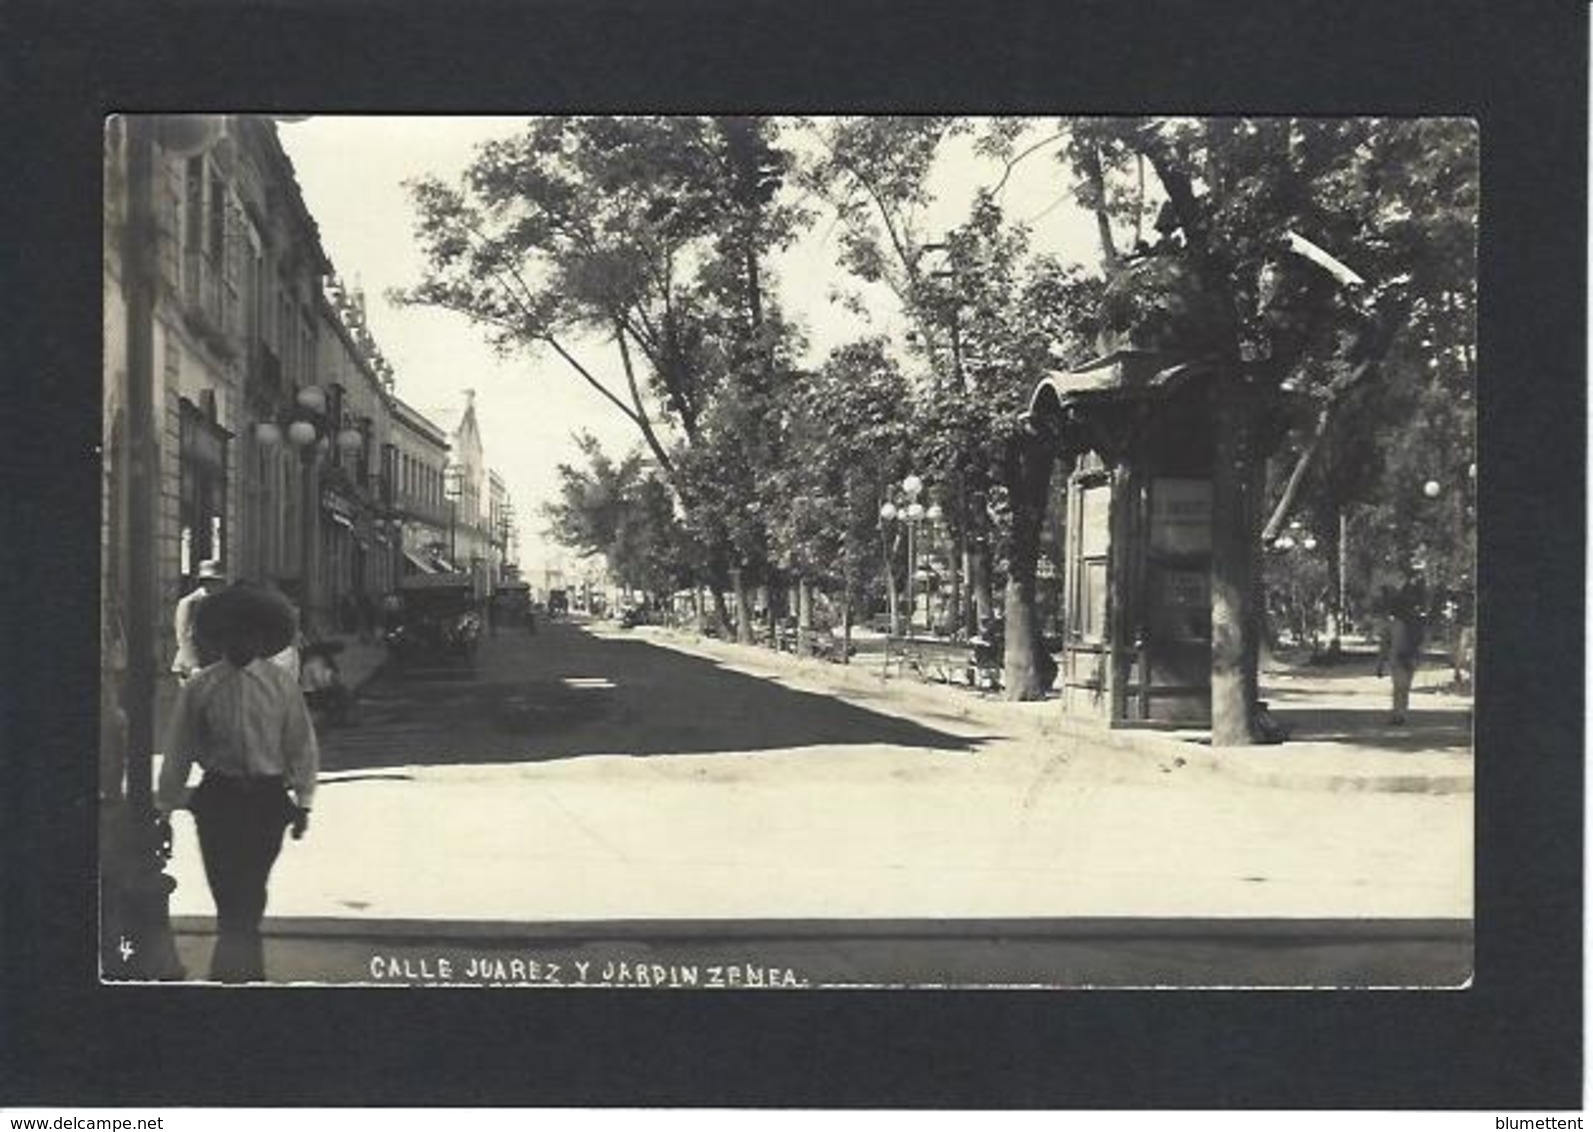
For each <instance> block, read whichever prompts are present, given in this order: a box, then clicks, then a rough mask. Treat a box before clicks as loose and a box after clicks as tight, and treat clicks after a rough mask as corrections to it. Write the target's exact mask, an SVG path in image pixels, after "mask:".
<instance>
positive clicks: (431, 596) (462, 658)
mask: <svg viewBox="0 0 1593 1132" xmlns="http://www.w3.org/2000/svg"><path fill="white" fill-rule="evenodd" d="M397 596H398V601H397V602H396V603H394V606H395V608H393V610H392V613H391V615H390V616H391V622H390V623H389V625H388V628H387V637H386V640H387V651H388V655H389V656H390V657H391V659H392V660H393V661H394V663H396V664H397V665H399V666H400V667H421V666H432V665H439V666H442V665H457V666H461V667H465V668H470V667H473V666H474V664H475V657H476V644H477V642H478V641H479V640H480V638H481V627H482V622H481V614H480V612H479V610H478V607H477V601H476V596H475V590H474V587H473V585H472V583H471V578H470V575H469V574H463V573H447V574H416V575H413V576H411V577H408V578H405V579H404V580H403V582H402V583H401V584H400V585H399V588H398V594H397Z"/></svg>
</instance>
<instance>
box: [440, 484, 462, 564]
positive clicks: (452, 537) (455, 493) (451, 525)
mask: <svg viewBox="0 0 1593 1132" xmlns="http://www.w3.org/2000/svg"><path fill="white" fill-rule="evenodd" d="M460 471H461V470H460V467H459V465H458V464H449V465H448V466H447V467H445V468H443V495H444V496H445V497H446V498H447V500H448V565H449V566H450V567H451V568H453V569H455V570H457V569H458V568H459V553H458V550H459V548H458V545H457V541H456V540H457V537H458V536H457V532H456V528H457V527H458V525H459V495H460V492H461V491H462V490H463V484H462V482H461V480H462V476H461V474H460Z"/></svg>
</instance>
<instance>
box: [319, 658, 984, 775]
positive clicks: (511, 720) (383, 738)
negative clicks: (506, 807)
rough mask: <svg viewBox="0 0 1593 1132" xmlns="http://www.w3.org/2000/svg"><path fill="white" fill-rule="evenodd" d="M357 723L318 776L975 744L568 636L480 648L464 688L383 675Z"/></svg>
mask: <svg viewBox="0 0 1593 1132" xmlns="http://www.w3.org/2000/svg"><path fill="white" fill-rule="evenodd" d="M359 719H360V723H359V726H357V727H353V728H348V729H342V730H337V731H330V732H327V733H325V734H323V736H322V766H323V769H324V770H326V771H339V770H359V769H365V768H374V767H381V766H395V765H456V764H463V763H474V762H542V761H546V760H551V759H560V758H570V757H576V756H581V755H597V754H606V755H633V756H654V755H684V754H710V753H736V752H753V751H775V750H788V749H794V748H814V747H835V746H880V745H884V746H894V747H907V748H917V749H923V750H932V751H943V752H944V751H959V752H971V751H973V750H974V749H976V748H977V747H978V746H979V745H980V744H981V743H982V742H983V740H981V739H978V738H970V737H967V736H961V735H953V734H950V733H948V732H944V731H939V730H935V729H933V728H929V727H925V726H923V725H922V724H919V723H915V722H913V721H910V720H906V719H900V718H897V717H894V716H890V715H884V714H881V713H878V712H873V711H869V710H867V709H864V708H860V707H857V706H855V705H853V704H850V703H847V702H845V701H843V700H840V699H838V698H835V697H833V696H828V695H821V694H815V693H810V692H804V691H798V690H795V689H792V688H788V687H784V686H782V685H780V684H779V683H776V682H774V681H772V680H766V679H761V678H758V677H753V676H747V675H744V674H742V673H739V672H735V671H732V670H730V669H727V668H724V667H723V666H721V665H720V664H719V663H717V662H716V661H712V660H708V659H705V658H701V657H695V656H690V655H687V654H683V653H680V652H676V651H674V650H672V649H665V648H660V647H659V646H657V645H653V644H649V643H647V642H646V641H641V640H630V639H622V640H614V639H600V638H596V637H593V636H591V635H590V634H587V633H585V632H581V631H579V630H577V629H575V628H574V627H571V626H553V627H550V630H549V631H545V632H543V633H541V634H538V635H537V636H536V637H526V638H518V637H517V638H512V639H507V640H506V639H505V638H504V637H503V636H502V635H500V637H499V638H498V639H497V640H496V641H491V642H484V643H483V651H482V655H481V657H480V659H479V661H478V666H477V675H476V679H474V680H471V681H460V680H455V679H431V678H429V677H426V676H425V675H423V674H417V673H409V674H405V673H401V672H385V673H383V674H382V675H381V676H379V677H377V678H376V679H375V680H373V681H372V682H371V683H370V684H368V685H367V686H366V687H365V689H364V691H363V692H362V693H361V696H360V707H359Z"/></svg>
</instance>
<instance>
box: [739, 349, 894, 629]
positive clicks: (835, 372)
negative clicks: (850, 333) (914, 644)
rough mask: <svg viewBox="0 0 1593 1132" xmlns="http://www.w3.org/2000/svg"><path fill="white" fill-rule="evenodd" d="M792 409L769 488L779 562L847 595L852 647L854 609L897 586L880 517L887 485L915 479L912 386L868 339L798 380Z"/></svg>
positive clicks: (805, 581)
mask: <svg viewBox="0 0 1593 1132" xmlns="http://www.w3.org/2000/svg"><path fill="white" fill-rule="evenodd" d="M787 408H788V412H787V415H786V419H785V423H786V430H787V438H788V442H787V445H786V447H785V458H784V459H783V460H782V462H781V463H780V464H778V465H777V466H776V467H775V469H774V470H773V472H772V474H771V475H770V476H769V478H768V480H767V481H766V482H767V490H768V494H769V496H770V497H771V499H772V500H773V502H772V504H771V536H772V542H773V549H774V553H775V555H776V559H777V561H779V562H780V563H781V564H782V565H783V566H784V567H785V569H787V570H788V571H790V572H791V573H793V574H794V575H796V577H797V578H798V579H799V585H801V586H803V587H805V586H806V585H809V584H817V585H819V586H821V587H822V588H824V589H825V590H826V591H828V592H830V593H835V594H838V595H839V597H840V606H841V621H842V635H843V637H845V638H846V639H848V640H849V639H850V629H851V624H852V620H853V610H854V609H855V608H856V607H857V606H858V604H859V603H860V602H862V601H863V600H864V598H865V595H866V594H867V593H868V592H869V590H870V589H871V582H873V581H875V580H882V581H884V582H885V584H886V585H887V586H889V587H894V586H895V578H894V576H893V575H892V574H891V567H892V564H893V563H894V562H895V561H897V557H898V556H897V555H895V554H893V553H892V551H893V549H896V548H894V547H892V546H891V545H889V544H887V543H885V542H884V537H885V536H884V532H883V531H882V530H881V528H880V525H879V517H878V515H879V500H880V498H881V496H882V494H883V492H884V490H885V487H886V485H888V484H890V483H893V482H896V481H899V480H900V479H901V478H902V476H904V475H905V474H906V472H907V470H908V452H909V443H910V438H911V433H912V429H911V426H910V424H909V418H908V414H909V412H910V408H911V406H910V402H909V398H908V385H907V380H906V378H905V376H904V375H903V374H902V372H901V370H900V368H899V367H898V365H897V364H896V362H895V360H894V359H893V358H892V357H891V356H890V355H889V353H888V351H887V350H886V346H885V342H884V341H883V340H882V339H879V338H868V339H862V340H859V341H856V342H852V343H849V344H847V345H845V346H841V347H839V348H837V349H835V350H833V351H832V352H831V353H830V356H829V357H828V358H827V359H826V361H825V363H824V365H823V366H821V367H820V368H819V369H818V370H816V371H812V372H804V373H801V374H799V375H797V380H796V381H795V382H794V383H793V385H792V387H791V396H790V398H789V402H788V406H787ZM893 592H894V591H893ZM805 604H806V603H799V628H801V629H804V630H805V628H806V624H805V622H806V620H807V619H806V618H805V617H803V616H802V614H801V611H802V609H803V608H804V606H805ZM800 635H801V637H802V639H803V640H805V637H806V634H805V632H803V633H802V634H800ZM843 655H844V653H843Z"/></svg>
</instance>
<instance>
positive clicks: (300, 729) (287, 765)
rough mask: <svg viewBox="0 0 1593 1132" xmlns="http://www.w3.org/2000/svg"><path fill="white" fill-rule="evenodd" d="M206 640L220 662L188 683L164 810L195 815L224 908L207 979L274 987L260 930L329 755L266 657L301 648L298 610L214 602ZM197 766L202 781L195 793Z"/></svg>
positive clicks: (173, 733) (287, 680)
mask: <svg viewBox="0 0 1593 1132" xmlns="http://www.w3.org/2000/svg"><path fill="white" fill-rule="evenodd" d="M198 632H199V634H200V636H201V637H202V638H204V639H207V640H210V641H213V642H215V644H216V646H217V647H218V648H219V649H220V651H221V653H222V659H221V660H219V661H217V662H216V663H214V664H211V665H209V666H207V667H205V668H203V669H201V670H200V671H199V672H197V673H196V674H194V676H193V677H192V678H191V679H190V680H189V681H188V682H187V683H186V684H184V685H183V686H182V688H181V689H180V690H179V691H178V694H177V703H176V706H175V707H174V709H173V712H172V719H171V723H170V726H169V730H168V732H167V737H166V742H165V758H164V762H163V763H162V766H161V771H160V782H159V787H158V789H157V792H156V805H157V806H158V807H159V809H160V810H161V812H162V814H163V815H169V814H170V813H172V812H173V811H174V810H177V809H181V808H184V807H186V808H187V809H188V810H189V811H191V813H192V814H193V819H194V828H195V831H196V832H197V834H198V837H199V852H200V856H201V858H202V860H203V862H204V869H205V880H206V882H207V883H208V884H209V887H210V893H211V897H212V898H213V899H214V901H215V905H216V936H217V938H216V948H215V952H214V954H213V955H212V957H211V965H210V977H211V978H212V979H215V980H218V981H220V982H226V983H241V982H254V981H261V980H263V979H264V978H265V955H264V947H263V944H262V941H261V937H260V923H261V920H262V918H263V917H264V915H265V908H266V885H267V881H268V879H269V877H270V874H271V869H272V866H273V865H274V864H275V863H276V859H277V856H278V855H279V854H280V853H281V851H282V838H283V833H284V830H285V829H286V828H287V827H289V826H291V827H292V829H293V837H294V840H298V839H299V838H300V837H302V836H303V835H304V833H305V831H306V829H307V828H308V827H309V817H310V806H311V802H312V801H313V799H314V795H315V780H316V774H317V772H318V771H319V768H320V750H319V747H318V745H317V743H316V737H315V728H314V726H313V725H312V723H311V721H310V715H309V711H308V709H307V708H306V707H305V703H304V697H303V696H302V695H301V694H300V692H299V686H298V683H297V682H296V681H295V680H294V679H293V677H292V676H291V675H290V674H289V673H287V672H286V671H285V670H284V669H283V668H282V667H280V666H279V665H276V664H273V663H271V661H270V660H269V659H268V658H269V657H270V656H271V655H273V654H274V653H277V652H279V651H280V650H281V649H282V648H283V646H284V642H285V641H288V640H291V639H292V633H293V618H292V612H291V610H290V609H289V608H288V607H287V606H286V604H285V603H284V602H282V601H281V600H280V599H279V598H277V597H276V596H274V595H272V594H269V593H267V592H266V591H264V590H261V589H258V588H255V587H248V586H234V587H233V588H231V589H228V590H224V591H223V592H222V593H220V594H217V595H215V596H214V597H213V598H210V599H207V601H206V602H205V604H204V605H203V606H202V607H201V611H200V614H199V621H198ZM195 763H197V764H198V765H199V766H200V768H201V769H202V770H203V772H204V777H203V778H202V779H201V781H200V783H199V785H198V787H196V788H195V789H194V790H192V791H191V792H190V791H189V789H188V785H187V784H188V776H189V771H190V769H191V768H192V766H193V765H194V764H195Z"/></svg>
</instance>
